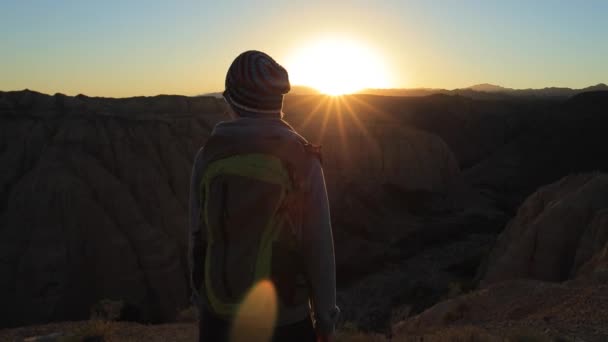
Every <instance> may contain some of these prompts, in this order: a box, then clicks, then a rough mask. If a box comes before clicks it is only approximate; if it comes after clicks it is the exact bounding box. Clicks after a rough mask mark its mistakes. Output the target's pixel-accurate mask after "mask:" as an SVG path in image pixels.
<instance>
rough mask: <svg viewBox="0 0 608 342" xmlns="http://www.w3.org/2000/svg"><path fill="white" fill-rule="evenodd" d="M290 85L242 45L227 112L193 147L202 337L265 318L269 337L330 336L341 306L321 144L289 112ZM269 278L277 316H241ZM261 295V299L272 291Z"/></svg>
mask: <svg viewBox="0 0 608 342" xmlns="http://www.w3.org/2000/svg"><path fill="white" fill-rule="evenodd" d="M289 90H290V83H289V77H288V73H287V71H286V70H285V69H284V68H283V67H282V66H281V65H279V64H278V63H277V62H276V61H275V60H274V59H272V58H271V57H270V56H268V55H267V54H265V53H263V52H260V51H246V52H244V53H242V54H240V55H239V56H238V57H237V58H236V59H235V60H234V61H233V63H232V64H231V66H230V68H229V69H228V72H227V75H226V82H225V91H224V93H223V96H224V99H225V100H226V102H227V108H228V113H229V115H230V117H231V120H229V121H226V122H220V123H219V124H217V125H216V126H215V128H214V129H213V131H212V133H211V136H210V137H209V139H208V140H207V142H206V143H205V145H204V146H203V147H202V148H201V149H200V150H199V152H198V153H197V155H196V157H195V161H194V166H193V169H192V179H191V188H190V215H191V217H190V251H189V254H190V281H191V287H192V293H193V300H194V302H195V303H196V305H197V306H198V308H199V313H200V315H199V336H200V337H199V338H200V340H201V341H223V340H229V339H230V338H231V336H232V337H234V336H235V334H238V333H239V331H238V330H239V329H241V330H243V329H246V328H243V327H249V329H251V330H252V331H255V330H256V329H258V328H259V329H262V328H261V327H256V325H260V326H261V325H263V324H265V323H264V321H265V320H270V321H271V333H270V334H269V335H268V336H267V337H268V338H271V339H272V341H330V340H332V339H333V334H334V329H335V324H336V321H337V318H338V316H339V309H338V307H337V306H336V285H335V283H336V280H335V260H334V246H333V237H332V231H331V223H330V211H329V204H328V199H327V191H326V187H325V180H324V175H323V170H322V165H321V156H320V147H318V146H313V145H311V144H309V143H308V142H307V141H306V139H304V138H303V137H302V136H300V135H299V134H298V133H297V132H296V131H295V130H294V129H293V128H292V127H291V126H290V125H289V124H288V123H287V122H286V121H285V120H283V115H284V114H283V111H282V106H283V96H284V95H285V94H286V93H287V92H289ZM263 281H267V282H270V284H271V287H272V292H273V293H274V294H275V297H276V298H275V299H276V301H275V306H276V311H275V313H276V315H275V317H270V316H272V310H266V312H270V313H259V312H258V313H254V314H252V317H253V319H252V320H251V321H250V322H249V325H247V324H245V325H243V324H240V323H237V322H236V321H237V320H238V317H241V316H246V314H240V313H239V312H240V311H243V310H245V309H243V307H244V306H245V305H244V304H242V303H243V302H244V301H246V298H249V297H248V294H249V296H251V293H257V292H255V290H252V289H254V288H256V284H261V282H263ZM269 300H270V301H269ZM263 303H266V304H262V305H258V306H257V307H258V309H259V308H260V307H262V308H265V307H268V306H269V305H270V306H272V305H273V304H272V298H270V299H268V298H266V299H264V300H263ZM268 303H271V304H268ZM254 307H255V305H254ZM239 310H240V311H239ZM266 316H268V317H266ZM259 329H258V330H259ZM241 333H242V334H246V333H248V332H245V331H241ZM250 336H254V335H250ZM270 336H272V337H270ZM251 339H253V337H251Z"/></svg>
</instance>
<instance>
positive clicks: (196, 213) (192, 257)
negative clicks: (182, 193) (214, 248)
mask: <svg viewBox="0 0 608 342" xmlns="http://www.w3.org/2000/svg"><path fill="white" fill-rule="evenodd" d="M202 154H203V149H201V150H199V152H198V153H197V155H196V157H195V159H194V164H193V166H192V175H191V178H190V200H189V206H190V226H189V229H188V232H189V233H188V235H189V236H188V241H189V244H188V245H189V248H188V263H189V269H190V287H191V290H192V298H193V301H194V302H195V303H194V304H200V301H199V293H198V291H199V290H200V289H201V286H202V283H203V261H204V250H205V246H204V244H203V240H204V239H205V237H206V231H205V227H204V221H203V220H202V218H201V206H202V203H203V199H202V198H201V193H200V189H199V186H200V183H201V177H202V171H203V170H202V166H203V165H202Z"/></svg>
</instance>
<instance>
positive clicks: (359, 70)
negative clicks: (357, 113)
mask: <svg viewBox="0 0 608 342" xmlns="http://www.w3.org/2000/svg"><path fill="white" fill-rule="evenodd" d="M286 67H287V70H288V72H289V78H290V82H291V83H292V84H294V85H303V86H309V87H312V88H315V89H317V90H319V91H320V92H322V93H324V94H328V95H343V94H350V93H354V92H357V91H359V90H361V89H364V88H388V87H389V86H390V84H389V83H390V82H389V77H388V73H387V71H386V68H385V63H384V62H383V61H382V59H381V58H379V56H378V55H377V54H375V53H374V51H372V49H370V48H368V47H366V46H365V45H363V44H361V43H358V42H355V41H353V40H349V39H341V38H331V39H323V40H319V41H316V42H314V43H311V44H308V45H304V46H303V47H301V48H300V49H298V50H297V51H295V52H294V53H293V55H292V57H291V58H288V59H287V63H286Z"/></svg>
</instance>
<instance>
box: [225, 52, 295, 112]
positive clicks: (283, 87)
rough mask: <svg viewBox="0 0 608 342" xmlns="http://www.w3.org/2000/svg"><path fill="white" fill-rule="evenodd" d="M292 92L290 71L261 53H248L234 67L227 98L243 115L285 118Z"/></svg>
mask: <svg viewBox="0 0 608 342" xmlns="http://www.w3.org/2000/svg"><path fill="white" fill-rule="evenodd" d="M289 90H290V85H289V76H288V75H287V71H286V70H285V69H284V68H283V67H282V66H281V65H279V63H277V62H276V61H275V60H274V59H272V57H270V56H268V55H267V54H265V53H263V52H260V51H253V50H252V51H245V52H243V53H241V54H240V55H239V56H238V57H237V58H236V59H235V60H234V61H233V62H232V65H230V68H229V69H228V73H227V75H226V90H225V91H224V97H225V98H226V101H228V103H230V104H231V105H232V107H233V109H234V110H235V111H236V112H237V114H239V115H240V116H260V117H275V116H279V117H281V116H282V112H281V108H282V107H283V95H284V94H287V93H288V92H289Z"/></svg>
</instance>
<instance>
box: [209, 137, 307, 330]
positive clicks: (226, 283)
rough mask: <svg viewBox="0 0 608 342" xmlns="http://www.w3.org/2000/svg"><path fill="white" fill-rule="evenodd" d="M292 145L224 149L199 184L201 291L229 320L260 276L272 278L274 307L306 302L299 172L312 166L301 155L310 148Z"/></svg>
mask: <svg viewBox="0 0 608 342" xmlns="http://www.w3.org/2000/svg"><path fill="white" fill-rule="evenodd" d="M210 145H213V144H210ZM298 145H299V149H298V146H295V150H294V149H293V147H294V146H293V145H292V148H291V151H290V148H289V145H285V146H286V148H285V149H284V150H283V151H279V152H277V151H272V153H259V149H256V148H252V149H251V151H247V149H245V151H244V152H246V153H238V154H234V153H232V154H231V153H228V154H227V155H221V156H219V157H217V156H216V158H215V159H214V160H212V161H210V162H209V163H208V165H207V167H206V168H205V172H204V173H203V177H202V180H201V183H200V195H201V199H203V200H202V210H201V213H202V215H201V216H202V220H203V222H204V224H205V226H206V227H207V229H206V231H207V237H206V243H207V248H206V256H205V266H204V268H205V273H204V291H205V293H206V298H207V303H208V306H209V308H210V309H211V310H212V311H213V312H214V313H215V314H217V315H219V316H222V317H226V318H229V317H233V316H234V315H235V314H236V312H237V310H238V307H239V304H240V303H241V302H242V300H243V299H244V297H245V295H246V294H247V293H248V291H249V290H250V289H251V288H252V287H253V286H254V285H255V284H256V283H258V282H259V281H261V280H263V279H269V280H271V281H272V282H273V284H274V286H275V288H276V291H277V294H278V299H279V301H278V302H279V310H281V308H284V307H290V306H296V305H305V304H307V303H308V282H307V280H306V279H307V277H306V276H305V272H304V266H303V263H302V259H301V257H300V253H299V241H300V238H301V233H300V231H299V230H300V226H301V220H302V215H303V210H304V206H303V203H304V202H303V201H304V200H305V197H306V191H305V190H306V182H305V180H306V178H305V176H302V172H299V171H298V170H297V169H298V168H299V169H302V168H303V166H302V165H306V164H307V165H310V163H308V162H306V160H304V159H306V158H309V157H310V153H308V151H309V150H310V148H311V147H310V145H302V144H300V143H298ZM256 150H258V152H255V151H256ZM298 150H300V152H299V151H298ZM241 152H243V151H241ZM249 152H251V153H249ZM302 157H304V158H302ZM307 160H310V159H307ZM297 164H300V165H297Z"/></svg>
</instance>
